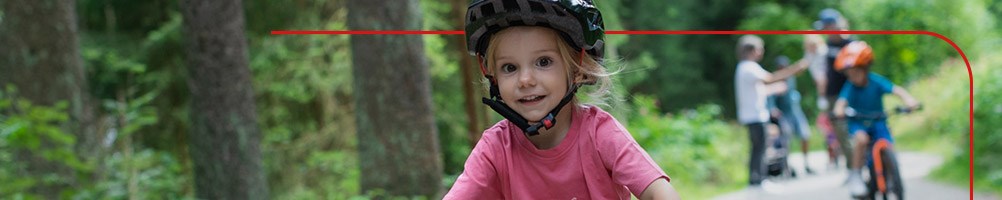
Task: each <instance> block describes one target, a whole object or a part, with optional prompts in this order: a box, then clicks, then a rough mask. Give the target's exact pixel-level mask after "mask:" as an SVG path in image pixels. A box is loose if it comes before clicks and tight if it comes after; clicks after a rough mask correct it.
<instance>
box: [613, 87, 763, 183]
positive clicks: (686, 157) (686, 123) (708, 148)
mask: <svg viewBox="0 0 1002 200" xmlns="http://www.w3.org/2000/svg"><path fill="white" fill-rule="evenodd" d="M633 103H634V104H633V105H634V106H636V108H637V112H635V113H633V116H632V117H631V118H630V121H628V122H627V123H626V127H627V129H628V130H629V131H630V133H631V134H632V135H633V137H634V139H636V140H637V143H639V144H640V146H642V147H644V149H645V150H647V152H648V153H649V154H650V155H651V158H653V159H654V160H655V161H656V162H657V163H658V164H659V165H660V166H661V167H662V168H663V169H664V170H665V172H666V173H668V175H669V176H671V178H672V180H673V182H672V185H673V186H675V187H676V188H677V190H679V193H680V194H686V195H685V196H688V197H689V198H708V197H709V196H710V195H713V192H715V191H707V189H706V188H730V187H734V186H735V185H736V184H738V183H743V181H744V180H745V178H747V174H746V173H744V172H746V171H744V170H745V167H744V166H746V164H745V163H746V160H747V156H746V155H747V154H746V153H744V152H747V147H748V145H747V142H745V141H747V139H746V138H747V136H746V134H741V133H744V130H743V129H741V128H740V127H736V126H734V125H732V124H729V123H727V122H725V121H723V120H721V119H720V117H721V113H720V112H721V108H720V106H717V105H713V104H706V105H701V106H699V107H697V108H696V109H694V110H683V111H681V112H679V113H677V114H674V115H672V114H667V115H662V114H660V113H661V112H660V111H659V110H658V109H657V107H656V105H655V102H654V99H653V98H651V97H646V96H634V99H633ZM695 169H698V170H695Z"/></svg>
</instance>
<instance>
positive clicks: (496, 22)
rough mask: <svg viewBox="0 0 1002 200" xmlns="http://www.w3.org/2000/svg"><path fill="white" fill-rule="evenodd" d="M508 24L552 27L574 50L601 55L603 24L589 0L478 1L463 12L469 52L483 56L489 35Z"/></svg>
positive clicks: (597, 56)
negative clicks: (464, 13)
mask: <svg viewBox="0 0 1002 200" xmlns="http://www.w3.org/2000/svg"><path fill="white" fill-rule="evenodd" d="M511 26H543V27H548V28H552V29H554V30H557V32H559V33H560V35H561V37H562V38H564V40H566V41H567V43H568V44H570V45H571V46H573V47H574V49H575V50H578V51H580V50H582V49H584V50H585V51H586V52H587V53H588V54H591V55H592V56H595V58H602V55H603V49H604V48H603V47H604V45H605V41H604V37H605V24H604V23H602V14H601V13H599V11H598V8H595V4H594V3H592V1H591V0H477V1H475V2H473V3H471V4H470V7H469V8H468V9H467V11H466V45H467V50H468V51H469V52H470V55H474V56H482V55H486V51H487V43H488V42H489V41H490V37H491V36H492V35H493V34H494V33H497V32H498V31H501V30H502V29H504V28H508V27H511Z"/></svg>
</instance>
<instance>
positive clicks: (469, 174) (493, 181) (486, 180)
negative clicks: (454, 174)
mask: <svg viewBox="0 0 1002 200" xmlns="http://www.w3.org/2000/svg"><path fill="white" fill-rule="evenodd" d="M490 139H491V138H490V137H488V134H486V133H485V134H484V135H483V137H482V138H481V139H480V141H478V142H477V146H476V147H474V148H473V151H472V152H471V153H470V157H469V158H467V159H466V164H465V165H464V170H463V173H462V174H460V175H459V177H458V178H457V179H456V182H455V183H454V184H453V185H452V188H451V189H449V193H448V194H446V195H445V197H444V198H443V199H501V198H502V197H501V192H500V190H499V187H500V182H499V180H498V177H497V171H496V168H494V163H493V162H494V160H493V159H492V155H493V154H492V152H490V151H492V150H493V148H492V145H491V141H490Z"/></svg>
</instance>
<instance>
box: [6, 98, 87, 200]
mask: <svg viewBox="0 0 1002 200" xmlns="http://www.w3.org/2000/svg"><path fill="white" fill-rule="evenodd" d="M67 107H68V104H67V103H66V101H60V102H58V103H56V104H55V105H53V106H44V105H35V104H33V103H32V102H31V101H29V100H27V99H25V98H23V97H20V96H18V93H17V90H16V89H15V87H14V86H13V85H7V86H6V87H5V88H4V90H2V91H0V163H5V164H4V165H0V182H2V183H5V184H2V185H0V197H4V198H12V197H19V196H20V197H29V198H30V197H32V196H35V195H40V194H31V193H26V192H27V191H28V190H29V189H31V188H35V187H45V186H54V185H67V184H72V182H73V181H75V180H76V178H74V177H66V176H64V175H65V174H59V173H58V172H56V171H49V172H41V173H39V172H37V170H33V169H29V168H28V167H29V166H28V163H25V162H23V161H25V160H27V159H30V160H37V159H39V158H41V159H42V160H44V162H48V163H47V164H46V165H50V166H52V165H54V166H55V167H54V168H68V169H70V170H72V171H73V172H75V173H78V174H87V173H90V172H91V171H92V170H93V166H92V165H90V164H89V163H87V162H84V161H83V160H82V159H80V158H79V157H78V156H77V155H76V154H75V153H74V150H73V147H74V146H73V145H74V144H75V143H76V137H75V136H74V135H72V134H69V133H65V132H63V130H62V127H60V126H61V124H65V122H66V121H67V120H68V114H66V109H67ZM22 152H28V153H27V154H22ZM18 154H22V155H21V156H26V157H20V159H18V157H19V156H18ZM33 162H40V161H33ZM29 171H36V172H34V173H28V172H29ZM76 181H78V180H76ZM6 183H10V184H6Z"/></svg>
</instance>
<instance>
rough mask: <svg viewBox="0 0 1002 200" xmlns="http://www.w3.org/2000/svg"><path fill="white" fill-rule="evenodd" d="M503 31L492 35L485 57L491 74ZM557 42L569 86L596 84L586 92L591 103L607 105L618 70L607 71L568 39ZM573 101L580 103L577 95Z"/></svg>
mask: <svg viewBox="0 0 1002 200" xmlns="http://www.w3.org/2000/svg"><path fill="white" fill-rule="evenodd" d="M547 29H548V30H550V31H547V32H548V33H551V34H554V36H556V37H555V38H562V37H560V36H559V35H556V34H557V32H556V30H553V29H550V28H547ZM502 31H504V30H502ZM502 31H499V32H497V33H495V34H494V36H492V37H490V41H489V42H488V44H487V55H486V58H484V59H485V60H484V62H485V65H486V66H485V68H486V70H487V71H486V73H487V74H490V75H493V74H494V70H495V69H494V67H493V66H494V64H495V63H494V60H495V55H494V54H496V51H497V49H498V44H500V43H501V39H500V37H496V36H497V35H498V33H501V32H502ZM556 42H557V51H558V53H559V54H560V59H563V60H564V63H567V66H566V67H565V69H567V70H566V71H567V80H568V88H569V87H570V84H594V85H596V86H598V88H595V89H594V90H591V91H588V92H586V94H587V95H588V97H590V100H591V101H590V102H589V103H590V104H598V105H605V100H606V98H608V97H609V96H610V95H611V94H612V91H611V88H612V79H611V77H612V75H614V74H616V72H618V71H613V72H609V71H606V69H605V66H603V65H602V62H601V61H599V60H598V59H596V58H595V57H594V56H592V55H591V54H588V53H584V54H582V53H581V51H577V50H575V49H574V47H571V45H570V44H568V43H567V42H566V41H564V40H562V39H557V41H556ZM582 55H584V58H583V59H582V57H581V56H582ZM578 75H580V76H582V79H581V80H575V79H576V78H577V77H578ZM485 81H486V79H485ZM484 85H485V86H490V83H486V84H484ZM581 89H583V87H582V88H579V89H578V90H581ZM568 92H570V91H568ZM571 103H572V104H574V105H577V104H578V101H577V97H575V98H574V100H573V101H571Z"/></svg>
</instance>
